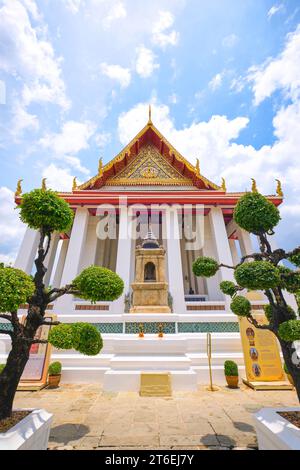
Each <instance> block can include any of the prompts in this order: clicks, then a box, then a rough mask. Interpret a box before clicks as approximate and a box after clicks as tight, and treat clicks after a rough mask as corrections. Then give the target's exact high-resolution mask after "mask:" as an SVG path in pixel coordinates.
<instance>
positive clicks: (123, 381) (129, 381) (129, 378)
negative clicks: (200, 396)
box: [103, 369, 198, 392]
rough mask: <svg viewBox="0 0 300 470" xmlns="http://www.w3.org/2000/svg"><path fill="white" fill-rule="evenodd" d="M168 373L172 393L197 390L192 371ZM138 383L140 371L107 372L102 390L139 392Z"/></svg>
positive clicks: (195, 377) (195, 375)
mask: <svg viewBox="0 0 300 470" xmlns="http://www.w3.org/2000/svg"><path fill="white" fill-rule="evenodd" d="M153 372H160V370H156V371H155V370H153ZM168 372H170V374H171V387H172V390H173V391H179V390H180V391H188V390H190V391H192V390H197V387H198V386H197V374H196V372H194V371H193V370H191V369H189V370H186V371H178V370H176V371H174V370H168ZM140 383H141V371H138V370H126V371H125V370H118V371H115V370H109V371H107V372H105V374H104V381H103V390H105V391H110V392H122V391H134V392H139V390H140Z"/></svg>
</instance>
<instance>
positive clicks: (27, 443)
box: [0, 181, 124, 450]
mask: <svg viewBox="0 0 300 470" xmlns="http://www.w3.org/2000/svg"><path fill="white" fill-rule="evenodd" d="M16 202H17V204H18V205H19V209H20V218H21V220H22V221H23V222H24V223H26V224H27V225H28V226H29V227H30V228H31V229H33V230H36V231H37V232H38V233H39V243H38V250H37V256H36V259H35V268H36V271H35V274H34V277H32V276H30V275H28V274H26V273H25V272H24V271H22V270H21V269H17V268H13V267H11V266H5V265H4V264H3V263H0V286H1V289H0V319H2V320H5V321H6V322H8V323H9V324H10V326H11V328H9V329H6V328H5V329H0V334H6V335H8V336H10V338H11V350H10V352H9V354H8V357H7V361H6V364H5V367H4V368H3V370H2V372H1V374H0V449H12V450H13V449H15V450H16V449H26V450H42V449H47V444H48V438H49V433H50V425H51V421H52V415H51V414H49V413H47V412H46V411H45V410H32V409H31V410H13V402H14V397H15V394H16V391H17V387H18V384H19V381H20V378H21V376H22V374H23V371H24V369H25V366H26V364H27V361H28V358H29V353H30V348H31V346H32V345H33V344H45V343H47V342H48V341H49V342H50V343H51V344H52V345H53V346H54V347H56V348H59V349H75V350H76V351H79V352H81V353H82V354H86V355H89V356H95V355H97V354H99V352H100V351H101V349H102V346H103V342H102V338H101V335H100V333H99V331H98V329H97V328H96V327H95V326H94V325H92V324H90V323H74V324H60V322H53V321H48V320H46V319H45V313H46V310H47V307H48V305H49V304H53V303H54V302H55V301H56V300H57V299H59V298H60V297H62V296H64V295H76V296H77V297H81V298H83V299H86V300H90V301H91V302H97V301H108V300H110V301H112V300H116V299H117V298H119V297H120V295H121V294H122V292H123V289H124V282H123V280H122V279H121V278H120V277H119V276H118V275H117V274H116V273H114V272H112V271H110V270H109V269H106V268H102V267H100V266H90V267H88V268H86V269H84V270H83V271H82V272H81V274H79V275H78V276H77V277H76V278H75V279H73V280H72V281H71V282H70V283H69V284H67V285H65V286H62V287H59V288H51V287H46V285H45V280H44V279H45V275H46V273H47V267H46V263H45V260H46V257H47V254H48V252H49V247H50V243H51V240H52V235H53V233H54V232H58V233H65V232H67V231H69V230H70V229H71V228H72V225H73V217H74V212H73V210H72V209H71V208H70V206H69V204H68V203H67V202H66V201H65V200H63V199H61V198H60V197H59V196H58V195H57V194H56V193H55V192H54V191H51V190H48V189H47V188H46V185H45V181H43V185H42V188H41V189H35V190H33V191H31V192H29V193H26V194H23V195H22V190H21V184H20V182H19V184H18V188H17V192H16ZM23 304H26V305H28V307H27V316H26V322H25V323H21V321H20V319H19V316H18V309H19V308H20V305H23ZM42 325H47V326H51V329H50V332H49V337H48V341H47V340H44V339H40V338H37V337H36V332H37V330H38V328H39V327H40V326H42Z"/></svg>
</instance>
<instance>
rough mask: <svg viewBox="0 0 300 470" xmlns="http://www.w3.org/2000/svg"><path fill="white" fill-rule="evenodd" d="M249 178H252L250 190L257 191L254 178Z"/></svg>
mask: <svg viewBox="0 0 300 470" xmlns="http://www.w3.org/2000/svg"><path fill="white" fill-rule="evenodd" d="M251 180H252V186H251V191H252V192H253V193H258V189H257V185H256V181H255V179H254V178H251Z"/></svg>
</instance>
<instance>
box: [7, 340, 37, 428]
mask: <svg viewBox="0 0 300 470" xmlns="http://www.w3.org/2000/svg"><path fill="white" fill-rule="evenodd" d="M30 346H31V345H30V343H29V342H28V341H25V340H24V339H23V338H20V337H17V338H13V339H12V349H11V351H10V353H9V356H8V358H7V362H6V366H5V368H4V370H3V371H2V373H1V374H0V420H1V419H5V418H9V417H10V416H11V414H12V408H13V401H14V398H15V394H16V391H17V387H18V385H19V381H20V378H21V376H22V374H23V371H24V369H25V366H26V363H27V361H28V359H29V351H30Z"/></svg>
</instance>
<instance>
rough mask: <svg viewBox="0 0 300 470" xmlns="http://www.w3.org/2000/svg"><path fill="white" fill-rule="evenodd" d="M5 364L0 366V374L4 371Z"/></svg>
mask: <svg viewBox="0 0 300 470" xmlns="http://www.w3.org/2000/svg"><path fill="white" fill-rule="evenodd" d="M4 367H5V364H0V374H1V372H2V371H3V370H4Z"/></svg>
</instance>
